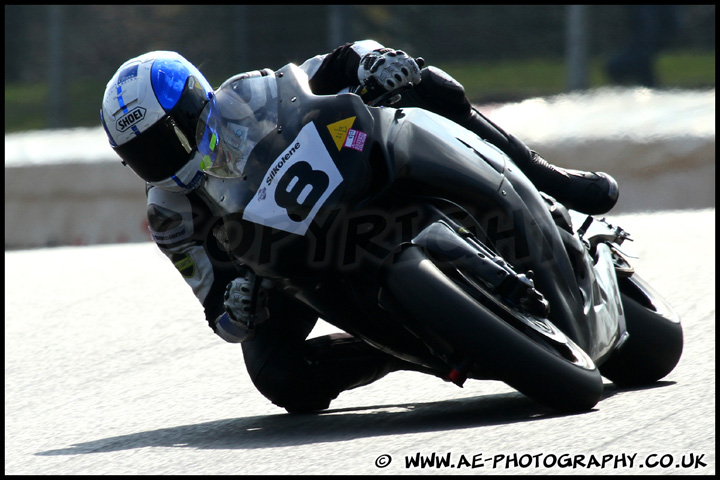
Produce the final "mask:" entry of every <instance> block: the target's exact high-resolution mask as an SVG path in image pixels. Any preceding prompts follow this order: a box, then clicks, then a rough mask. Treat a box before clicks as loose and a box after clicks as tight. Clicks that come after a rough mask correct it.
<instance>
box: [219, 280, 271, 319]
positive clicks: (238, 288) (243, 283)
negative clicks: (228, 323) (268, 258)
mask: <svg viewBox="0 0 720 480" xmlns="http://www.w3.org/2000/svg"><path fill="white" fill-rule="evenodd" d="M270 288H272V282H271V281H270V280H268V279H258V277H256V276H255V274H254V273H252V272H248V273H247V274H245V277H244V278H242V277H238V278H236V279H235V280H233V281H232V282H230V283H228V285H227V287H226V289H225V296H224V298H225V302H224V306H225V311H226V312H227V314H228V316H229V317H230V319H231V320H232V321H233V322H236V323H239V324H241V325H242V326H244V327H246V328H252V327H254V326H256V325H259V324H261V323H262V322H264V321H265V320H267V319H268V318H269V317H270V311H269V310H268V308H267V303H268V291H269V289H270Z"/></svg>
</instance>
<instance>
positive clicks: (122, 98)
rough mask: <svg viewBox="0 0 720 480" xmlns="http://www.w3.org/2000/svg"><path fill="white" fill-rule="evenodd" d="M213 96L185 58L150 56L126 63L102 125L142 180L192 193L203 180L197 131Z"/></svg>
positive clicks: (108, 95) (108, 92) (109, 92)
mask: <svg viewBox="0 0 720 480" xmlns="http://www.w3.org/2000/svg"><path fill="white" fill-rule="evenodd" d="M212 92H213V90H212V87H211V86H210V83H209V82H208V81H207V80H206V79H205V77H204V76H203V75H202V74H201V73H200V71H199V70H198V69H197V68H196V67H195V66H194V65H193V64H191V63H190V62H188V61H187V60H186V59H185V58H183V57H182V56H181V55H180V54H178V53H176V52H167V51H156V52H150V53H146V54H144V55H141V56H139V57H136V58H133V59H131V60H128V61H127V62H125V63H123V64H122V66H120V68H119V69H118V71H117V72H116V73H115V75H113V77H112V79H111V80H110V82H109V83H108V85H107V87H106V89H105V96H104V97H103V103H102V109H101V110H100V119H101V121H102V124H103V127H104V128H105V132H106V133H107V136H108V139H109V140H110V145H111V146H112V147H113V149H114V150H115V152H117V154H118V155H119V156H120V158H121V159H122V161H123V163H124V164H125V165H127V166H129V167H130V168H131V169H132V170H133V171H134V172H135V173H136V174H137V175H138V176H139V177H140V178H142V179H143V180H145V181H146V182H149V183H151V184H153V185H155V186H158V187H160V188H163V189H165V190H170V191H177V192H188V191H191V190H194V189H195V188H197V187H198V186H199V185H200V181H201V180H202V177H203V173H202V171H201V169H200V162H201V155H199V154H198V151H197V147H196V144H195V143H196V142H195V129H196V127H197V121H198V117H199V116H200V112H201V111H202V109H203V107H204V106H205V103H206V102H207V101H208V99H209V98H210V97H211V96H212Z"/></svg>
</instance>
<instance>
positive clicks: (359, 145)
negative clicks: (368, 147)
mask: <svg viewBox="0 0 720 480" xmlns="http://www.w3.org/2000/svg"><path fill="white" fill-rule="evenodd" d="M366 138H367V134H365V133H363V132H361V131H359V130H353V129H350V130H349V131H348V136H347V138H346V139H345V145H344V146H346V147H350V148H353V149H355V150H358V151H360V152H362V150H363V148H365V139H366Z"/></svg>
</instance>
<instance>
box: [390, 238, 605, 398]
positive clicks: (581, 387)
mask: <svg viewBox="0 0 720 480" xmlns="http://www.w3.org/2000/svg"><path fill="white" fill-rule="evenodd" d="M398 260H399V261H398V262H397V263H396V264H394V265H393V266H392V267H390V268H389V270H388V272H387V277H386V285H387V287H388V289H389V290H390V293H391V295H392V296H393V298H394V299H395V301H396V303H398V304H399V305H400V307H401V309H402V311H403V312H405V313H406V314H407V316H408V322H409V329H410V330H413V329H414V328H413V327H416V329H417V330H418V331H423V330H426V329H429V330H430V331H432V332H434V333H435V334H436V335H437V336H438V337H440V338H442V339H443V340H444V341H445V342H446V343H447V344H449V345H452V346H453V348H455V353H456V354H458V355H459V356H460V357H462V358H465V359H469V360H471V361H472V362H473V363H474V364H475V365H477V366H478V368H479V369H480V370H481V371H482V372H483V373H485V372H487V373H488V374H489V376H490V378H492V379H496V380H500V381H503V382H505V383H507V384H508V385H510V386H511V387H513V388H515V389H516V390H518V391H519V392H521V393H523V394H525V395H527V396H528V397H530V398H532V399H534V400H536V401H538V402H540V403H542V404H545V405H547V406H549V407H551V408H554V409H556V410H560V411H585V410H589V409H591V408H592V407H594V406H595V405H596V404H597V402H598V401H599V400H600V398H601V397H602V393H603V383H602V377H601V375H600V372H599V371H598V369H597V367H596V366H595V364H594V363H593V362H592V360H591V359H590V357H589V356H588V355H587V354H586V353H585V352H584V351H583V350H582V349H580V347H578V346H577V345H576V344H575V343H574V342H572V340H570V339H569V338H567V337H566V336H565V335H564V334H563V333H562V332H560V331H559V330H558V329H557V328H556V327H554V326H553V325H552V324H551V323H550V322H548V321H547V320H546V319H542V318H539V317H532V316H529V315H528V314H523V313H522V312H519V311H518V310H516V309H514V308H513V307H511V306H508V305H502V306H501V307H502V308H500V309H498V304H499V300H498V299H497V298H495V297H494V296H493V295H492V294H490V293H489V292H487V291H485V290H483V289H482V288H470V289H471V290H472V296H471V295H469V294H468V293H467V291H468V285H467V284H466V285H462V280H461V276H459V277H458V278H450V277H448V276H447V275H446V274H444V273H443V272H442V271H441V270H440V269H439V268H438V267H437V266H436V265H435V264H434V263H433V262H432V261H431V260H430V259H428V257H427V256H426V255H425V253H424V252H423V251H422V250H421V249H419V248H417V247H411V248H407V249H406V250H404V251H403V252H402V253H400V255H399V257H398ZM502 312H505V313H504V314H503V313H502ZM502 317H505V318H502ZM483 378H485V377H483Z"/></svg>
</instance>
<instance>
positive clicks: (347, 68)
mask: <svg viewBox="0 0 720 480" xmlns="http://www.w3.org/2000/svg"><path fill="white" fill-rule="evenodd" d="M420 63H422V62H420ZM300 68H301V69H303V70H304V71H305V72H306V73H307V74H308V77H309V78H310V86H311V89H312V90H313V93H316V94H331V93H337V92H339V91H342V90H343V89H348V88H352V87H356V86H359V85H363V86H366V87H369V86H374V87H375V88H378V90H379V91H391V90H393V89H395V88H396V87H398V86H400V85H403V84H406V83H408V82H411V83H413V84H414V85H415V87H414V88H413V89H411V90H408V91H404V92H403V93H402V95H401V97H400V98H395V99H393V100H394V101H395V103H394V104H393V107H402V106H419V107H422V108H426V109H428V110H431V111H433V112H435V113H438V114H440V115H443V116H446V117H447V118H449V119H451V120H453V121H455V122H457V123H459V124H460V125H462V126H464V127H466V128H468V129H470V130H472V131H473V132H475V133H476V134H478V135H479V136H481V137H483V138H485V139H488V140H490V141H491V142H492V143H494V144H496V146H498V148H500V149H501V150H503V151H504V152H505V153H507V154H508V156H510V158H512V159H513V160H514V161H515V162H516V163H517V164H518V166H519V167H520V168H521V169H522V170H523V171H524V172H525V173H526V175H527V176H528V177H529V178H530V179H531V180H533V182H534V183H535V184H536V185H537V186H538V188H539V189H541V190H544V191H546V192H547V193H548V194H550V195H553V196H555V197H556V198H557V199H558V200H560V201H561V202H564V203H566V204H567V205H568V206H569V207H571V208H574V209H577V210H580V211H585V212H586V213H601V212H603V211H607V210H609V209H610V208H612V206H613V205H614V203H615V202H616V200H617V185H616V184H615V182H614V180H613V179H612V178H611V177H609V176H608V175H606V174H601V173H588V172H579V171H573V170H564V169H560V168H557V167H554V166H551V165H549V164H548V163H547V162H545V161H544V160H543V159H542V158H541V157H540V156H539V155H538V154H537V153H535V152H533V151H531V150H530V149H529V148H527V147H526V146H525V145H524V144H523V143H522V142H520V141H519V140H517V139H516V138H515V137H513V136H511V135H509V134H507V133H506V132H504V131H503V130H502V129H500V127H498V126H496V125H494V124H493V123H492V122H490V121H489V120H488V119H487V118H485V117H484V116H483V115H482V114H480V113H479V112H478V111H477V110H475V109H474V108H472V106H471V105H470V102H469V100H468V99H467V97H466V96H465V92H464V89H463V87H462V86H461V85H460V84H459V83H457V82H456V81H455V80H454V79H452V78H451V77H450V76H449V75H447V74H446V73H444V72H442V71H441V70H439V69H437V68H434V67H427V68H422V69H421V68H420V65H418V62H417V61H416V60H415V59H413V58H411V57H409V56H408V55H407V54H405V53H404V52H402V51H398V50H393V49H388V48H385V47H383V46H382V45H380V44H379V43H377V42H375V41H372V40H364V41H359V42H353V43H349V44H346V45H343V46H341V47H339V48H337V49H335V50H334V51H333V52H331V53H329V54H325V55H318V56H316V57H313V58H311V59H309V60H307V61H306V62H304V63H303V64H302V65H301V66H300ZM212 94H213V90H212V87H211V86H210V84H209V82H207V80H206V79H205V78H204V76H203V75H202V73H200V71H199V70H198V69H197V68H196V67H195V66H193V65H192V64H191V63H190V62H188V61H187V60H186V59H185V58H183V57H182V56H180V55H179V54H177V53H174V52H150V53H147V54H145V55H141V56H140V57H137V58H134V59H131V60H129V61H127V62H125V63H124V64H123V65H122V66H121V67H120V68H119V69H118V71H117V72H116V73H115V75H114V76H113V78H112V79H111V80H110V82H109V83H108V86H107V89H106V91H105V95H104V98H103V105H102V109H101V120H102V123H103V126H104V128H105V130H106V133H107V135H108V138H109V141H110V143H111V145H112V146H113V148H114V150H115V151H116V152H117V153H118V155H119V156H120V157H121V159H122V161H123V163H124V164H126V165H127V166H129V167H130V168H131V169H132V170H133V171H134V172H135V173H136V174H137V175H138V176H140V177H141V178H143V179H144V180H145V181H146V182H147V188H146V192H147V205H148V208H147V215H148V222H149V229H150V232H151V234H152V237H153V240H154V241H155V242H156V244H157V245H158V247H159V248H160V250H161V251H162V252H163V253H164V254H165V255H166V256H168V258H169V259H170V260H171V261H172V262H173V264H174V265H175V266H176V268H177V269H178V271H179V272H180V273H181V274H182V275H183V277H184V279H185V280H186V282H187V283H188V285H189V286H190V287H191V288H192V290H193V292H194V294H195V296H196V297H197V298H198V300H199V301H200V303H201V304H202V305H203V307H204V310H205V316H206V320H207V321H208V324H209V326H210V327H211V328H212V330H213V331H214V332H215V333H216V334H217V335H218V336H220V337H221V338H223V340H225V341H227V342H230V343H241V344H242V350H243V356H244V360H245V364H246V367H247V369H248V373H249V374H250V377H251V379H252V381H253V383H254V385H255V386H256V388H257V389H258V390H259V391H260V393H262V394H263V395H264V396H265V397H267V398H268V399H269V400H270V401H272V402H273V403H274V404H276V405H278V406H280V407H283V408H285V409H286V410H288V411H289V412H307V411H316V410H321V409H325V408H327V407H328V406H329V404H330V402H331V401H332V400H333V399H335V398H336V397H337V395H339V393H340V392H342V391H345V390H348V389H351V388H356V387H359V386H362V385H367V384H368V383H371V382H373V381H375V380H378V379H380V378H382V377H383V376H385V375H386V374H387V373H389V372H391V371H396V370H403V369H406V370H418V369H419V367H416V366H414V365H411V364H409V363H407V362H404V361H402V360H399V359H397V358H395V357H392V356H390V355H388V354H385V353H383V352H381V351H379V350H377V349H375V348H374V347H372V346H370V345H368V344H367V343H365V342H364V341H362V340H360V339H357V338H354V337H353V336H351V335H348V334H333V335H326V336H321V337H317V338H313V339H309V340H307V337H308V335H309V334H310V332H311V331H312V329H313V328H314V326H315V324H316V322H317V316H316V315H315V314H314V312H312V311H310V309H308V308H307V307H305V306H303V305H302V304H300V303H299V302H298V301H296V300H294V299H293V298H290V297H288V296H286V295H284V294H282V293H280V292H278V291H277V290H273V288H272V284H271V282H269V281H268V280H267V279H260V278H257V277H256V276H255V274H254V273H253V272H252V271H250V270H249V269H243V270H242V271H239V270H238V268H237V267H235V266H234V265H233V264H232V262H231V261H230V258H229V257H228V256H227V254H226V253H225V251H224V248H223V243H224V242H226V241H227V239H226V238H223V235H224V230H223V228H222V218H221V217H220V215H219V214H218V213H217V210H216V209H215V208H214V207H213V203H212V200H211V199H210V197H209V195H208V193H207V191H206V190H205V189H204V186H205V182H204V173H203V172H202V170H201V167H200V163H201V161H202V159H201V158H200V154H199V153H198V150H197V145H195V135H194V133H195V126H196V124H197V121H198V117H199V114H200V112H201V111H202V109H203V106H204V105H205V103H206V102H207V101H208V99H209V98H210V97H211V96H212Z"/></svg>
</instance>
